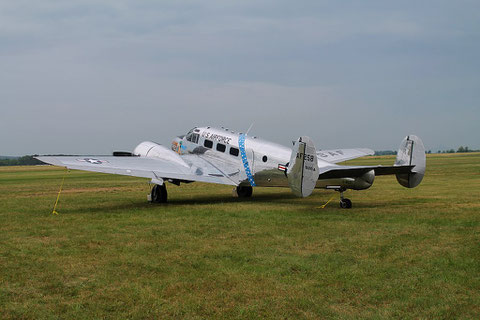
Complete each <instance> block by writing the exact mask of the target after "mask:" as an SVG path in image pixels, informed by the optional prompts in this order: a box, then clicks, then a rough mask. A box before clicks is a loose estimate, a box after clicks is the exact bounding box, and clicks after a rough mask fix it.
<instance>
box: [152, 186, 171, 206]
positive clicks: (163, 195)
mask: <svg viewBox="0 0 480 320" xmlns="http://www.w3.org/2000/svg"><path fill="white" fill-rule="evenodd" d="M150 201H151V202H156V203H165V202H167V187H166V186H165V183H164V184H162V185H159V184H156V185H154V186H153V188H152V192H151V193H150Z"/></svg>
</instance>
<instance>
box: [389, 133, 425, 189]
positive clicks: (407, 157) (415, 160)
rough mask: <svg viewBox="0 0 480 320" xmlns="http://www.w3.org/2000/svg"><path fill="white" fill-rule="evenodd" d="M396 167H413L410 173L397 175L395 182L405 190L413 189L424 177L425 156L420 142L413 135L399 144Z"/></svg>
mask: <svg viewBox="0 0 480 320" xmlns="http://www.w3.org/2000/svg"><path fill="white" fill-rule="evenodd" d="M395 165H396V166H402V165H407V166H408V165H414V166H415V167H414V168H412V171H411V172H410V173H405V174H397V181H398V183H400V184H401V185H402V186H404V187H406V188H415V187H416V186H418V185H419V184H420V182H422V179H423V176H424V175H425V168H426V156H425V147H424V146H423V142H422V140H420V138H419V137H417V136H415V135H409V136H407V137H405V139H403V141H402V142H401V143H400V147H399V149H398V152H397V159H396V161H395Z"/></svg>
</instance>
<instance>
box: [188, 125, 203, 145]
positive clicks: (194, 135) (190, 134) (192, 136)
mask: <svg viewBox="0 0 480 320" xmlns="http://www.w3.org/2000/svg"><path fill="white" fill-rule="evenodd" d="M194 132H200V130H198V129H197V127H195V128H193V129H192V130H190V131H188V133H187V136H186V139H187V141H190V142H193V143H198V139H199V138H200V135H199V134H198V133H194Z"/></svg>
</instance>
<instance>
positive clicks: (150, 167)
mask: <svg viewBox="0 0 480 320" xmlns="http://www.w3.org/2000/svg"><path fill="white" fill-rule="evenodd" d="M36 158H37V159H38V160H40V161H43V162H45V163H49V164H52V165H55V166H60V167H66V168H69V169H76V170H85V171H93V172H103V173H111V174H120V175H126V176H133V177H142V178H150V179H159V178H161V179H175V180H185V181H200V182H209V183H219V184H226V185H238V183H236V182H235V181H234V180H232V179H230V178H229V176H228V174H227V173H225V172H223V171H222V170H220V169H218V167H216V166H214V165H212V164H211V163H210V162H209V161H206V160H204V159H202V158H201V157H200V156H197V155H189V156H185V157H182V159H183V160H184V161H185V164H184V165H182V164H180V163H177V162H174V161H169V160H167V159H157V158H146V157H114V156H99V157H84V156H76V157H72V156H68V157H67V156H65V157H50V156H45V157H36Z"/></svg>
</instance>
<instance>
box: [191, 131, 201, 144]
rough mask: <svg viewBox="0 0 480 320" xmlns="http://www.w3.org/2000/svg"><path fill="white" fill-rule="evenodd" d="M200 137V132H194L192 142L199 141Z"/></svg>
mask: <svg viewBox="0 0 480 320" xmlns="http://www.w3.org/2000/svg"><path fill="white" fill-rule="evenodd" d="M199 138H200V135H199V134H198V133H194V134H192V140H191V141H192V142H193V143H198V139H199Z"/></svg>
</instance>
